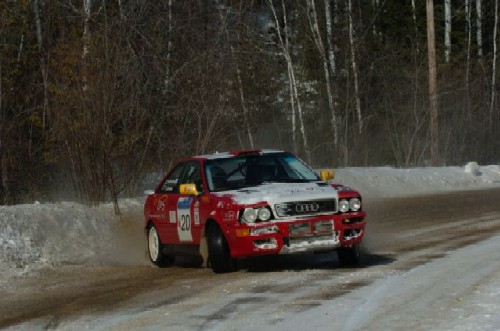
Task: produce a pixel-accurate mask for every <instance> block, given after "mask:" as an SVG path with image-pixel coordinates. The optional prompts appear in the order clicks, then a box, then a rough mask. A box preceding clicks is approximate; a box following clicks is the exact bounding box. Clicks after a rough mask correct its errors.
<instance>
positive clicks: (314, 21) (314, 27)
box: [307, 0, 338, 147]
mask: <svg viewBox="0 0 500 331" xmlns="http://www.w3.org/2000/svg"><path fill="white" fill-rule="evenodd" d="M327 2H328V0H326V1H325V3H327ZM328 7H329V6H328ZM307 9H308V10H307V12H308V14H309V15H308V17H309V24H310V27H311V31H312V32H313V36H314V42H315V44H316V47H317V48H318V51H319V54H320V56H321V60H322V62H323V73H324V75H325V85H326V93H327V96H328V107H329V108H330V113H331V116H332V120H331V124H332V130H333V142H334V145H335V147H337V144H338V135H337V115H336V110H335V105H334V102H333V93H332V84H331V78H330V70H329V69H328V58H327V56H326V51H325V47H324V45H323V40H322V39H321V33H320V31H319V25H318V17H317V14H316V6H315V4H314V0H307ZM328 9H329V8H328ZM325 11H326V10H325ZM326 12H327V13H328V12H329V10H328V11H326ZM327 16H328V14H327ZM330 23H331V22H330ZM330 30H331V26H330Z"/></svg>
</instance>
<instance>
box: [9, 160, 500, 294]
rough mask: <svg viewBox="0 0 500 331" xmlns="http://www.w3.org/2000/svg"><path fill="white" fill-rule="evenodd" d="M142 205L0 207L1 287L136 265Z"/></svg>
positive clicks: (357, 174) (401, 177) (405, 173)
mask: <svg viewBox="0 0 500 331" xmlns="http://www.w3.org/2000/svg"><path fill="white" fill-rule="evenodd" d="M335 182H339V183H343V184H346V185H349V186H352V187H353V188H355V189H357V190H359V191H360V192H361V194H362V195H363V196H364V197H390V196H402V195H410V194H420V193H430V192H441V191H446V190H460V189H477V188H485V187H492V186H500V166H497V165H492V166H482V167H479V166H478V165H477V164H472V163H469V164H468V165H467V166H466V167H443V168H414V169H395V168H390V167H382V168H345V169H338V170H337V176H336V179H335ZM143 201H144V199H143V198H137V199H126V200H122V201H121V202H120V206H121V208H122V211H124V214H125V215H128V218H129V219H128V221H124V220H123V219H122V220H120V219H118V218H117V217H116V216H114V214H113V207H112V205H110V204H104V205H101V206H99V207H95V208H92V207H87V206H84V205H81V204H79V203H73V202H59V203H51V204H39V203H36V204H26V205H16V206H0V285H1V282H2V280H4V281H5V280H6V279H8V278H9V277H12V276H19V275H23V274H29V273H31V272H34V271H36V270H38V269H39V268H42V267H53V266H56V265H60V264H86V263H87V264H96V263H97V264H98V263H110V262H112V263H116V258H117V256H125V255H127V256H129V257H131V258H135V260H134V261H135V263H137V261H140V259H141V257H140V258H137V256H134V254H138V255H139V256H140V255H141V254H142V253H143V252H141V251H140V250H141V249H140V247H141V246H140V245H141V243H138V242H135V243H134V242H132V241H133V240H135V241H141V242H142V241H143V237H142V236H141V235H139V236H137V232H140V231H141V230H140V229H141V226H140V225H141V224H142V205H143ZM127 222H128V228H127V231H129V235H128V236H125V237H124V236H121V235H123V233H122V234H120V233H119V231H123V229H124V228H125V227H126V226H127ZM130 233H132V234H130ZM124 250H128V251H127V254H123V252H124ZM118 252H119V253H120V254H116V253H118ZM142 258H143V256H142Z"/></svg>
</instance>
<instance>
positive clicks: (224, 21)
mask: <svg viewBox="0 0 500 331" xmlns="http://www.w3.org/2000/svg"><path fill="white" fill-rule="evenodd" d="M170 1H171V0H170ZM219 14H220V19H221V24H222V26H223V27H222V28H223V29H224V33H225V35H226V37H227V40H228V43H229V49H230V50H231V58H232V59H233V60H234V61H235V65H236V78H237V80H238V92H239V95H240V103H241V109H242V110H243V113H242V115H243V125H244V127H245V131H246V134H247V136H248V142H249V144H250V148H254V143H253V135H252V130H250V124H249V122H248V114H249V111H248V107H247V102H246V99H245V92H244V91H243V80H242V79H241V69H240V65H239V63H238V57H237V56H236V52H235V50H234V46H233V43H232V42H231V38H230V36H229V31H228V29H227V17H226V16H225V15H224V13H223V12H222V8H221V7H219ZM238 39H239V34H238ZM238 44H239V42H238ZM238 139H240V138H239V134H238ZM240 145H242V143H241V139H240ZM242 148H243V146H242Z"/></svg>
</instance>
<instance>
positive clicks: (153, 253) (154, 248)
mask: <svg viewBox="0 0 500 331" xmlns="http://www.w3.org/2000/svg"><path fill="white" fill-rule="evenodd" d="M148 246H149V256H150V257H151V260H153V261H156V260H158V253H159V251H160V240H159V238H158V233H157V232H156V229H155V228H154V227H152V228H151V229H149V237H148Z"/></svg>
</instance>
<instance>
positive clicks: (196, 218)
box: [193, 201, 200, 225]
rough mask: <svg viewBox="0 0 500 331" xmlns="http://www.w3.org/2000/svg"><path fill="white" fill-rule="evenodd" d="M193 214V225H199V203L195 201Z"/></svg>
mask: <svg viewBox="0 0 500 331" xmlns="http://www.w3.org/2000/svg"><path fill="white" fill-rule="evenodd" d="M193 214H194V224H196V225H199V224H200V202H199V201H196V202H195V203H194V208H193Z"/></svg>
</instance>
